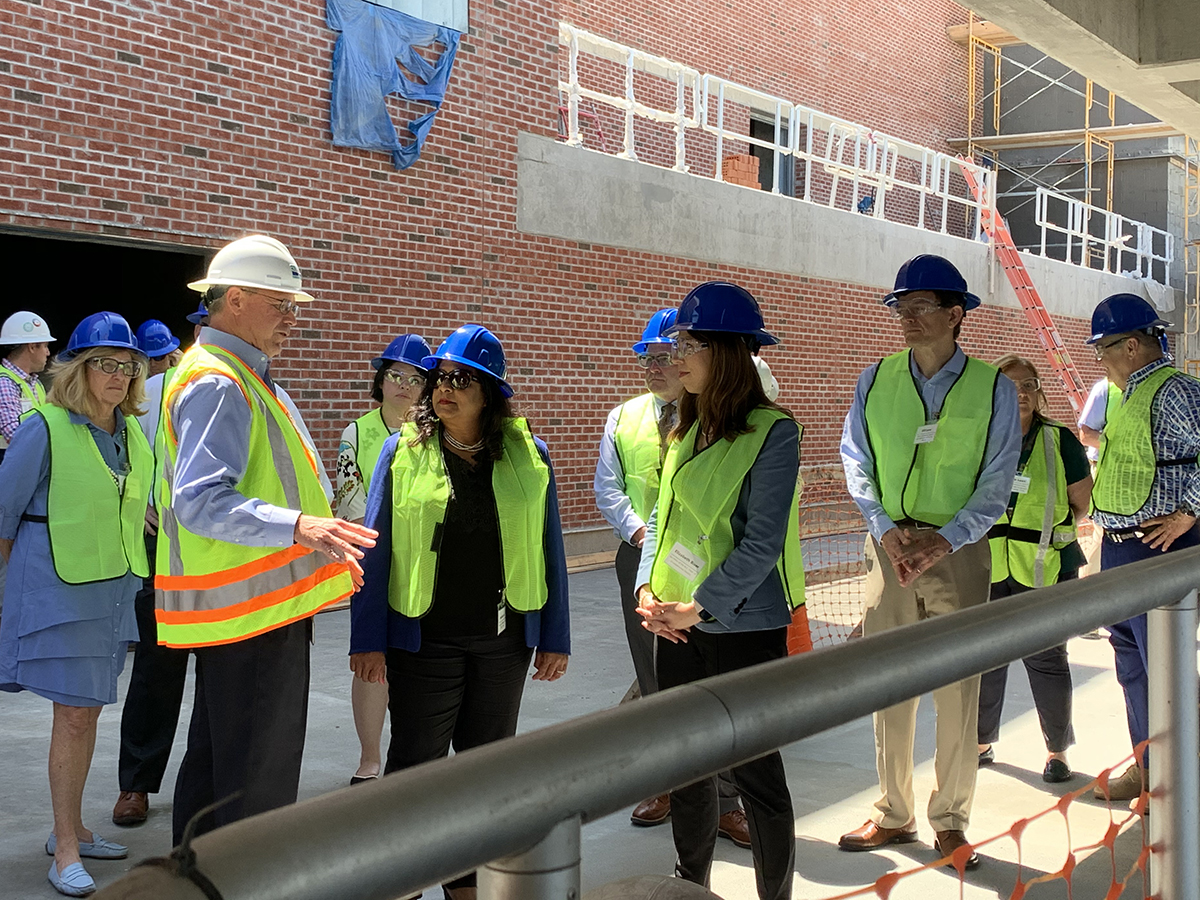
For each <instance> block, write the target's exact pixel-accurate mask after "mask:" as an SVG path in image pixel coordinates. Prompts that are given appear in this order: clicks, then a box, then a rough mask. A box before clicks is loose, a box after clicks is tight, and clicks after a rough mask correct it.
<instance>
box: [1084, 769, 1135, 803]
mask: <svg viewBox="0 0 1200 900" xmlns="http://www.w3.org/2000/svg"><path fill="white" fill-rule="evenodd" d="M1147 781H1148V776H1147V774H1146V771H1145V770H1144V769H1142V768H1141V767H1140V766H1138V764H1137V763H1131V764H1130V766H1129V768H1128V769H1126V770H1125V771H1124V772H1122V773H1121V775H1120V777H1119V778H1113V777H1112V776H1109V779H1108V792H1107V793H1105V792H1104V790H1103V789H1102V788H1101V787H1100V785H1099V784H1097V785H1096V786H1095V787H1094V788H1092V796H1093V797H1095V798H1096V799H1097V800H1106V799H1107V800H1136V799H1137V798H1138V797H1140V796H1141V795H1142V791H1144V790H1147V789H1148V784H1147Z"/></svg>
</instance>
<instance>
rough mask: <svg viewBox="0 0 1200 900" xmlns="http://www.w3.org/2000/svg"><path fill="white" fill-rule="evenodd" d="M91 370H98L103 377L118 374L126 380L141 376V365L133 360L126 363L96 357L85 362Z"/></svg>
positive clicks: (109, 357) (109, 358)
mask: <svg viewBox="0 0 1200 900" xmlns="http://www.w3.org/2000/svg"><path fill="white" fill-rule="evenodd" d="M87 364H88V365H89V366H91V367H92V368H93V369H98V370H100V371H101V372H103V373H104V374H105V375H116V374H117V373H118V372H120V373H121V374H122V375H124V376H125V377H126V378H137V377H138V376H139V375H141V374H142V364H141V363H140V362H137V361H135V360H130V361H128V362H125V361H122V360H119V359H113V358H112V357H111V356H96V357H93V358H92V359H89V360H88V361H87Z"/></svg>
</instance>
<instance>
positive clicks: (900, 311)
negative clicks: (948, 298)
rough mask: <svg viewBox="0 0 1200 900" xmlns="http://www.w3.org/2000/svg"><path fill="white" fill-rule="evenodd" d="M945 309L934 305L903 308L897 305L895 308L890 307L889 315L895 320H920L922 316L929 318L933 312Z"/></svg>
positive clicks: (922, 304) (916, 304)
mask: <svg viewBox="0 0 1200 900" xmlns="http://www.w3.org/2000/svg"><path fill="white" fill-rule="evenodd" d="M943 308H944V307H941V306H938V305H937V304H934V303H913V304H911V305H909V306H901V305H900V304H899V303H897V304H896V305H895V306H889V307H888V315H889V316H891V317H892V318H893V319H919V318H920V317H921V316H927V315H929V314H930V313H931V312H937V310H939V309H943Z"/></svg>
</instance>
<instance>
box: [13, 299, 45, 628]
mask: <svg viewBox="0 0 1200 900" xmlns="http://www.w3.org/2000/svg"><path fill="white" fill-rule="evenodd" d="M52 340H54V336H53V335H52V334H50V329H49V328H48V327H47V326H46V320H45V319H43V318H42V317H41V316H39V315H38V314H37V313H31V312H18V313H13V314H12V315H11V316H9V317H8V318H7V319H5V320H4V324H3V325H0V462H3V461H4V453H5V451H6V450H7V449H8V442H9V441H10V440H12V436H13V432H14V431H16V430H17V425H18V424H20V421H21V416H23V415H25V413H27V412H29V411H30V410H31V409H34V408H35V407H37V406H39V405H40V404H42V403H45V402H46V389H45V388H43V387H42V383H41V382H40V381H38V373H39V372H41V371H42V370H43V369H45V368H46V361H47V360H49V359H50V342H51V341H52ZM7 571H8V564H7V563H5V562H4V560H2V559H0V608H2V607H3V605H4V581H5V573H6V572H7Z"/></svg>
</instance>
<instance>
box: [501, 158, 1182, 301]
mask: <svg viewBox="0 0 1200 900" xmlns="http://www.w3.org/2000/svg"><path fill="white" fill-rule="evenodd" d="M517 154H518V161H517V228H518V230H520V231H522V232H525V233H529V234H540V235H545V236H547V237H555V238H562V239H564V240H570V241H583V242H586V243H594V244H603V245H607V246H611V247H623V248H626V249H629V250H635V251H641V252H645V253H654V254H662V255H665V256H678V257H684V258H687V259H696V260H702V261H704V262H714V263H722V264H725V265H729V266H738V267H745V268H750V269H759V270H762V271H768V272H784V273H789V274H793V275H801V276H806V277H809V278H820V279H824V280H827V281H835V282H839V281H840V282H849V283H851V284H861V285H867V286H870V287H876V288H880V289H881V290H880V294H881V295H882V294H883V292H884V290H886V289H887V288H889V287H890V286H891V284H892V282H893V279H894V278H895V275H896V269H897V268H898V267H899V266H900V264H901V263H902V262H904V260H906V259H908V258H909V257H912V256H916V255H917V254H918V253H938V254H940V255H942V256H945V257H946V258H948V259H950V260H952V261H953V262H954V263H955V265H957V266H958V267H959V269H960V270H961V271H962V273H963V275H964V276H965V277H966V279H967V283H968V284H969V285H971V288H972V290H974V291H975V292H976V293H978V294H979V295H980V296H981V297H983V298H984V300H985V302H988V303H993V304H996V305H999V306H1009V307H1019V306H1020V304H1019V302H1018V300H1017V298H1016V295H1015V294H1014V293H1013V290H1012V287H1011V286H1010V285H1009V283H1008V281H1007V280H1006V279H1005V278H1004V275H1003V274H1002V273H1001V271H1000V268H999V266H998V265H995V261H994V260H993V259H992V257H991V255H990V253H989V251H988V246H987V245H986V244H983V243H979V242H976V241H969V240H964V239H962V238H956V237H950V236H948V235H944V234H937V233H935V232H932V231H925V230H922V229H919V228H914V227H911V226H908V225H899V224H896V223H894V222H886V221H882V220H879V219H875V218H873V217H871V216H861V215H857V214H854V213H848V212H844V211H841V210H835V209H829V208H828V207H825V206H818V205H817V204H814V203H806V202H804V201H803V200H795V199H793V198H791V197H783V196H777V195H774V194H770V193H767V192H765V191H759V190H754V189H752V188H744V187H739V186H737V185H731V184H724V183H722V182H718V181H713V180H712V179H709V178H700V177H698V176H695V175H689V174H686V173H683V172H675V171H672V170H670V169H664V168H659V167H657V166H652V165H648V164H645V163H638V162H632V161H630V160H624V159H618V158H617V157H615V156H608V155H605V154H603V153H598V152H596V151H593V150H585V149H583V148H579V147H571V146H568V145H567V144H564V143H562V142H560V141H555V140H553V139H551V138H546V137H541V136H538V135H533V134H521V135H520V137H519V140H518V144H517ZM1022 257H1023V259H1024V261H1025V265H1026V267H1027V268H1028V270H1029V274H1030V276H1031V277H1032V278H1033V282H1034V284H1035V285H1037V288H1038V291H1039V293H1041V295H1042V298H1043V301H1044V303H1045V305H1046V308H1047V310H1048V311H1049V312H1050V313H1051V314H1052V315H1063V316H1074V317H1078V318H1087V317H1089V316H1091V313H1092V309H1093V308H1094V307H1095V305H1096V303H1098V302H1099V301H1100V300H1101V299H1103V298H1104V297H1105V296H1107V295H1108V294H1113V293H1117V292H1119V291H1130V292H1133V293H1138V294H1141V295H1143V296H1147V299H1152V298H1150V297H1149V296H1148V295H1147V294H1146V293H1145V291H1144V286H1143V285H1142V283H1141V282H1139V281H1136V280H1133V279H1129V278H1123V277H1121V276H1118V275H1109V274H1106V273H1104V272H1099V271H1096V270H1094V269H1084V268H1080V267H1079V266H1073V265H1068V264H1067V263H1062V262H1058V261H1057V260H1051V259H1043V258H1042V257H1040V256H1035V255H1033V254H1028V253H1025V254H1022ZM989 264H991V265H989ZM1159 299H1160V302H1163V298H1161V297H1160V298H1159ZM1174 302H1175V293H1174V292H1173V291H1171V290H1167V291H1166V304H1167V305H1168V306H1173V304H1174Z"/></svg>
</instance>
